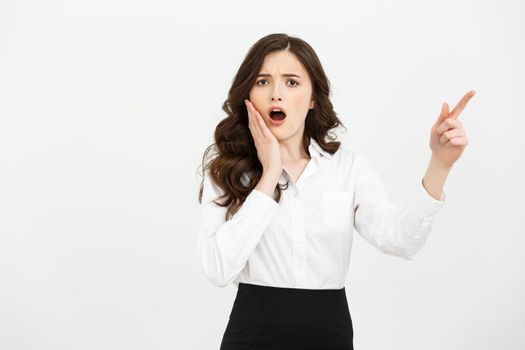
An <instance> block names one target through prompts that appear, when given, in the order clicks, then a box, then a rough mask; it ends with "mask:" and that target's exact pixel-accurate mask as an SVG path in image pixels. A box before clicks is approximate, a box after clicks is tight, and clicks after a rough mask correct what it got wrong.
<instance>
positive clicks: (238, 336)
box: [197, 34, 474, 350]
mask: <svg viewBox="0 0 525 350" xmlns="http://www.w3.org/2000/svg"><path fill="white" fill-rule="evenodd" d="M473 94H474V92H473V91H471V92H469V93H468V94H467V95H465V97H464V98H463V99H462V101H461V102H460V103H459V104H458V106H457V107H456V108H455V109H454V110H453V111H452V112H451V113H449V112H448V105H447V104H446V103H445V104H443V107H442V111H441V115H440V116H439V118H438V119H437V121H436V123H435V124H434V126H433V127H432V130H431V137H430V148H431V149H432V158H431V160H430V163H429V167H428V170H427V173H426V174H425V177H424V178H423V179H422V182H421V183H420V184H419V185H418V187H417V192H416V193H415V195H414V197H413V199H412V200H411V201H410V204H409V205H408V206H407V207H406V208H404V209H403V210H400V209H398V208H396V207H395V206H394V205H392V203H391V202H390V200H389V198H388V196H387V193H386V191H385V187H384V185H383V182H382V181H381V178H380V175H379V174H378V173H377V172H376V171H375V169H374V168H373V167H372V166H371V164H370V163H369V162H368V161H367V159H366V158H365V157H364V156H363V155H362V154H355V153H354V152H352V151H350V150H348V149H345V148H343V147H340V146H341V144H340V142H338V141H334V138H331V137H330V136H331V135H332V133H331V132H330V130H332V129H333V128H335V127H337V126H338V125H342V123H341V122H340V120H339V119H338V118H337V116H336V113H335V112H334V109H333V106H332V103H331V102H330V99H329V95H330V89H329V81H328V79H327V77H326V75H325V73H324V70H323V68H322V66H321V63H320V61H319V58H318V57H317V55H316V53H315V52H314V50H313V49H312V47H311V46H310V45H309V44H307V43H306V42H305V41H303V40H301V39H299V38H297V37H291V36H288V35H286V34H271V35H268V36H265V37H263V38H261V39H260V40H259V41H257V42H256V43H255V44H254V45H253V46H252V48H251V49H250V50H249V52H248V54H247V56H246V57H245V59H244V61H243V63H242V64H241V66H240V68H239V71H238V72H237V75H236V76H235V78H234V80H233V84H232V86H231V88H230V91H229V94H228V99H227V100H226V101H225V103H224V105H223V109H224V111H225V112H226V113H227V117H226V118H225V119H223V120H222V121H221V122H220V123H219V124H218V126H217V128H216V129H215V143H214V144H212V145H210V146H209V147H208V148H207V149H206V151H205V153H204V157H203V180H202V184H201V188H200V192H199V201H200V202H201V203H202V215H201V221H200V224H199V232H198V238H197V250H198V254H199V257H200V261H201V267H202V269H203V271H204V273H205V274H206V276H207V277H208V278H209V280H210V281H211V282H213V283H214V284H215V285H217V286H219V287H224V286H226V285H229V284H230V283H232V284H233V285H235V286H236V287H237V295H236V299H235V301H234V303H233V307H232V311H231V314H230V318H229V322H228V325H227V327H226V330H225V332H224V335H223V339H222V342H221V349H222V350H229V349H353V325H352V319H351V317H350V311H349V308H348V304H347V299H346V292H345V286H344V285H345V277H346V273H347V271H348V266H349V261H350V251H351V246H352V230H353V228H355V229H356V230H357V231H358V233H359V234H360V235H362V236H363V237H364V238H365V239H366V240H367V241H368V242H370V243H371V244H373V245H374V246H376V247H377V248H378V249H379V250H380V251H382V252H384V253H386V254H391V255H395V256H399V257H403V258H405V259H412V257H413V256H414V254H415V253H416V252H417V251H418V250H419V249H420V248H421V247H422V245H423V244H424V242H425V240H426V237H427V236H428V234H429V232H430V229H431V222H432V219H433V216H434V215H435V214H436V213H437V212H438V210H439V209H440V208H441V207H442V205H443V203H444V201H445V193H444V192H443V191H442V189H443V185H444V182H445V179H446V177H447V175H448V172H449V171H450V168H451V166H452V164H453V163H454V162H455V161H456V160H457V159H458V157H459V156H460V154H461V152H462V151H463V149H464V147H465V146H466V145H467V138H466V135H465V131H464V129H463V128H462V125H461V122H459V121H458V120H457V116H458V114H459V113H460V112H461V110H462V109H463V108H464V106H465V105H466V103H467V101H468V100H469V99H470V98H471V97H472V96H473ZM326 137H329V138H330V140H332V141H327V140H326ZM211 150H213V155H212V157H208V153H209V152H210V151H211Z"/></svg>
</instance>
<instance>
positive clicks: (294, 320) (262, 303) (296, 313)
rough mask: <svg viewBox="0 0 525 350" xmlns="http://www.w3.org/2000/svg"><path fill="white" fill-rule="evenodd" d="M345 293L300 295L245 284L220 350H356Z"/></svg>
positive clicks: (297, 291)
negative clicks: (354, 349)
mask: <svg viewBox="0 0 525 350" xmlns="http://www.w3.org/2000/svg"><path fill="white" fill-rule="evenodd" d="M353 337H354V330H353V326H352V319H351V317H350V311H349V308H348V303H347V300H346V293H345V288H344V287H343V288H341V289H299V288H280V287H268V286H261V285H256V284H249V283H242V282H240V283H239V288H238V290H237V296H236V298H235V301H234V303H233V308H232V311H231V314H230V318H229V321H228V325H227V326H226V330H225V331H224V335H223V338H222V342H221V346H220V350H241V349H242V350H244V349H267V350H268V349H287V350H293V349H301V350H309V349H324V350H329V349H333V350H336V349H337V350H339V349H341V350H342V349H345V350H350V349H351V350H353V348H354V347H353Z"/></svg>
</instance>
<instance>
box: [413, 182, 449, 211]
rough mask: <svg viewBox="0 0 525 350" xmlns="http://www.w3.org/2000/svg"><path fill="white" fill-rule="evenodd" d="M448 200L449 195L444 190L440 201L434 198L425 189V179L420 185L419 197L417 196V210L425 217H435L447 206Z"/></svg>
mask: <svg viewBox="0 0 525 350" xmlns="http://www.w3.org/2000/svg"><path fill="white" fill-rule="evenodd" d="M446 199H447V194H446V193H445V191H444V190H443V191H442V192H441V197H440V198H439V200H438V199H436V198H434V197H432V196H431V195H430V193H428V191H427V190H426V189H425V186H424V185H423V179H421V182H420V184H419V189H418V196H417V206H416V208H417V210H418V212H419V213H420V214H422V215H423V216H433V215H435V214H436V213H437V212H438V211H439V210H440V209H441V208H442V207H443V205H444V204H445V201H446Z"/></svg>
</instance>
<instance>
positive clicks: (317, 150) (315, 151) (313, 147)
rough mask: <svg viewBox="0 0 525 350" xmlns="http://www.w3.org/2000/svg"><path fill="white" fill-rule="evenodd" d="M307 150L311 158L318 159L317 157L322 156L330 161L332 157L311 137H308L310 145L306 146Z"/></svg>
mask: <svg viewBox="0 0 525 350" xmlns="http://www.w3.org/2000/svg"><path fill="white" fill-rule="evenodd" d="M308 150H309V151H310V155H311V156H312V157H319V155H323V156H325V157H327V158H328V159H332V155H331V154H330V153H329V152H327V151H325V150H324V149H322V148H321V146H319V144H318V143H317V141H315V140H314V138H313V137H310V145H309V146H308Z"/></svg>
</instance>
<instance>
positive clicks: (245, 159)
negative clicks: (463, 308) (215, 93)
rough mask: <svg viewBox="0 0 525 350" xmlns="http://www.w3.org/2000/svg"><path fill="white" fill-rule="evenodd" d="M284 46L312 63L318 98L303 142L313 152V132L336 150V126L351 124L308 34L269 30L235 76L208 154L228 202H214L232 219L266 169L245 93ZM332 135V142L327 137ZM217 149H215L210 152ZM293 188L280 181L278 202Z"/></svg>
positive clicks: (205, 165) (205, 164)
mask: <svg viewBox="0 0 525 350" xmlns="http://www.w3.org/2000/svg"><path fill="white" fill-rule="evenodd" d="M282 50H288V51H290V52H292V53H293V54H295V56H296V57H297V59H298V60H299V61H300V62H301V63H302V64H303V65H304V67H305V68H306V71H307V72H308V74H309V76H310V79H311V81H312V95H313V96H312V99H314V100H315V102H314V104H315V107H314V108H313V109H309V110H308V114H307V115H306V119H305V128H304V134H303V147H304V149H305V151H306V153H308V146H309V143H310V137H312V138H313V139H315V140H316V141H317V143H319V145H320V146H321V148H323V149H324V150H325V151H327V152H329V153H330V154H334V153H335V152H336V151H337V150H338V149H339V147H340V145H341V142H340V141H333V140H335V139H337V135H336V134H335V133H332V132H330V130H331V129H333V128H336V127H337V126H339V125H342V126H343V127H344V128H345V130H346V127H345V126H344V124H343V123H342V122H341V121H340V120H339V119H338V118H337V115H336V113H335V111H334V109H333V106H332V102H331V101H330V95H331V92H330V82H329V80H328V78H327V77H326V74H325V72H324V70H323V67H322V65H321V62H320V60H319V58H318V57H317V54H316V53H315V51H314V50H313V48H312V47H311V46H310V45H309V44H308V43H307V42H305V41H303V40H302V39H299V38H297V37H293V36H289V35H287V34H284V33H275V34H269V35H267V36H265V37H263V38H261V39H259V40H258V41H257V42H256V43H255V44H254V45H253V46H252V47H251V48H250V50H249V51H248V53H247V54H246V57H245V58H244V61H243V62H242V64H241V66H240V67H239V70H238V71H237V74H236V75H235V78H234V79H233V82H232V85H231V87H230V91H229V92H228V98H227V99H226V101H224V103H223V105H222V109H223V110H224V111H225V112H226V114H227V116H226V117H225V118H224V119H222V120H221V121H220V122H219V123H218V124H217V127H216V129H215V133H214V139H215V143H212V144H211V145H210V146H208V147H207V148H206V150H205V151H204V155H203V158H202V164H201V167H202V169H203V170H202V173H201V176H204V173H205V172H206V171H208V170H209V175H210V176H211V179H212V180H213V182H214V183H215V184H216V185H217V186H218V187H219V188H221V190H222V191H223V192H224V194H223V195H222V196H220V197H218V198H217V199H221V200H223V202H222V203H218V202H217V201H216V200H217V199H215V200H214V201H213V202H214V203H215V204H217V205H219V206H222V207H228V210H227V211H226V217H225V219H226V220H229V219H230V218H231V217H232V216H233V215H234V214H235V213H236V212H237V211H238V210H239V208H240V207H241V206H242V204H243V203H244V201H245V199H246V197H248V195H249V194H250V192H251V191H252V190H253V188H255V186H256V185H257V183H258V182H259V180H260V178H261V176H262V171H263V168H262V165H261V163H260V161H259V158H258V156H257V148H256V147H255V143H254V140H253V137H252V135H251V132H250V129H249V128H248V111H247V109H246V105H245V103H244V99H248V98H249V93H250V90H251V88H252V86H253V84H254V83H255V80H256V79H257V74H258V73H259V70H260V69H261V66H262V64H263V61H264V58H265V57H266V55H268V54H269V53H272V52H276V51H282ZM327 135H328V137H329V139H330V140H332V142H326V141H325V138H326V136H327ZM212 150H214V152H213V154H212V155H211V156H209V153H210V152H211V151H212ZM245 174H251V176H250V177H249V180H248V182H247V183H246V182H244V181H243V175H245ZM281 186H284V187H281ZM203 187H204V177H203V179H202V181H201V185H200V190H199V197H198V198H199V203H202V193H203ZM287 188H288V182H287V183H286V184H284V185H281V184H280V183H278V184H277V185H276V188H275V191H276V192H277V198H276V199H275V200H276V201H277V202H279V201H280V200H281V191H282V190H286V189H287ZM274 194H275V192H274Z"/></svg>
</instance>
